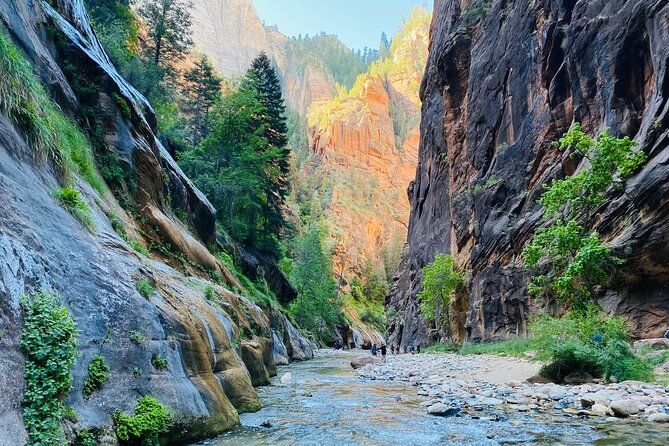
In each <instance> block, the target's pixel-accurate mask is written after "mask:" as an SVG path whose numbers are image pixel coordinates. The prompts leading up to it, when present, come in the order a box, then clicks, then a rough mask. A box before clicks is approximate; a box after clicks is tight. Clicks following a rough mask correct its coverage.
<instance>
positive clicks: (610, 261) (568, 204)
mask: <svg viewBox="0 0 669 446" xmlns="http://www.w3.org/2000/svg"><path fill="white" fill-rule="evenodd" d="M635 146H636V142H634V141H632V140H630V139H629V138H628V137H624V138H616V137H613V136H611V135H610V134H609V132H608V131H604V132H603V133H601V134H600V135H599V137H598V138H596V139H593V138H591V137H589V136H588V135H586V134H585V133H584V132H583V131H582V130H581V126H580V125H579V124H574V126H573V127H572V128H571V129H570V130H569V131H568V132H567V133H566V134H565V135H564V137H563V138H562V139H560V141H559V147H560V148H561V149H562V150H567V149H572V150H573V151H572V157H583V158H585V159H587V160H588V162H589V166H588V167H586V168H584V169H581V170H580V171H579V172H578V173H577V174H575V175H573V176H570V177H567V178H565V179H563V180H555V181H553V183H552V184H551V185H550V186H545V188H546V192H545V193H544V194H543V196H542V197H541V200H540V201H539V203H540V204H541V206H543V208H544V210H545V215H546V217H548V218H551V219H554V220H553V222H552V223H551V224H550V225H549V226H547V227H545V228H541V229H539V230H538V231H537V233H536V235H535V236H534V238H533V239H532V241H531V242H530V243H529V244H528V245H527V246H526V247H525V249H524V251H523V255H524V257H525V266H526V267H527V268H530V269H534V270H535V271H536V270H537V269H543V270H548V272H547V273H546V274H534V275H533V279H532V285H531V287H530V292H531V293H532V294H534V295H536V296H538V297H541V296H545V297H551V296H556V297H557V298H558V299H559V301H560V302H561V303H563V304H565V305H570V306H573V307H575V308H576V309H578V308H579V307H584V305H585V304H586V303H588V302H592V301H596V298H597V290H598V288H599V287H602V286H605V285H606V284H607V283H608V282H609V279H610V276H611V273H612V271H613V268H614V267H615V266H616V265H619V264H620V263H621V262H622V260H621V259H619V258H617V257H615V256H614V255H613V254H612V253H611V251H610V249H609V248H608V247H606V246H604V245H603V244H602V242H601V240H600V238H599V235H598V234H597V233H596V232H594V231H590V230H588V229H587V228H586V227H584V226H583V225H581V224H580V223H579V222H578V220H577V219H583V220H584V221H589V219H590V217H591V212H592V211H593V210H594V208H596V207H598V206H600V205H601V204H603V203H604V199H605V194H606V191H607V190H608V189H609V188H610V187H611V186H615V185H620V184H621V183H622V181H624V180H625V179H626V178H628V177H630V176H631V175H632V174H633V173H634V172H635V171H637V170H638V169H639V168H640V167H641V165H643V163H644V162H645V160H646V155H645V154H644V153H643V152H635V151H634V147H635Z"/></svg>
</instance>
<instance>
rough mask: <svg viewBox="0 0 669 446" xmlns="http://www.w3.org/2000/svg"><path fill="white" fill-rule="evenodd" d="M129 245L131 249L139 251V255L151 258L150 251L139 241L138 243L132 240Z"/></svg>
mask: <svg viewBox="0 0 669 446" xmlns="http://www.w3.org/2000/svg"><path fill="white" fill-rule="evenodd" d="M128 244H129V245H130V247H131V248H132V249H134V250H135V251H137V252H138V253H140V254H141V255H143V256H144V257H148V256H149V251H148V250H147V249H146V248H145V247H144V246H142V244H141V243H139V242H138V241H136V240H130V241H129V242H128Z"/></svg>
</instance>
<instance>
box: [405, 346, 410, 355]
mask: <svg viewBox="0 0 669 446" xmlns="http://www.w3.org/2000/svg"><path fill="white" fill-rule="evenodd" d="M407 353H409V347H407V346H406V345H405V346H404V354H405V355H406V354H407Z"/></svg>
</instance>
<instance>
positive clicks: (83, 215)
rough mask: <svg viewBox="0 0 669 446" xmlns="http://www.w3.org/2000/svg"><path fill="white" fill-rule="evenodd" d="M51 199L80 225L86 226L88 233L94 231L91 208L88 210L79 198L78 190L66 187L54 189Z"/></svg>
mask: <svg viewBox="0 0 669 446" xmlns="http://www.w3.org/2000/svg"><path fill="white" fill-rule="evenodd" d="M53 197H54V198H55V199H56V200H57V201H58V203H59V204H60V205H61V206H62V207H63V208H65V210H66V211H68V212H69V213H70V214H72V216H73V217H74V218H76V219H77V220H79V222H80V223H81V224H83V225H84V226H86V228H87V229H88V230H89V231H94V230H95V223H94V222H93V216H92V213H91V208H89V207H88V205H87V204H86V202H85V201H84V200H83V198H81V194H79V191H78V190H76V189H72V188H71V187H67V186H66V187H63V188H60V189H56V190H55V191H54V192H53Z"/></svg>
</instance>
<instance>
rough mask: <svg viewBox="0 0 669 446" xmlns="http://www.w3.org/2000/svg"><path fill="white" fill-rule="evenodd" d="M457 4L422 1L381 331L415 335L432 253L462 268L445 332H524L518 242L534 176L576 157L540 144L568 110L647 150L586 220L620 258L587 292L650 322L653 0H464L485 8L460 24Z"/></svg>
mask: <svg viewBox="0 0 669 446" xmlns="http://www.w3.org/2000/svg"><path fill="white" fill-rule="evenodd" d="M470 3H472V4H474V3H476V2H461V1H459V0H439V1H437V2H436V4H435V15H434V18H433V22H432V30H431V42H430V55H429V59H428V67H427V70H426V76H425V79H424V80H423V84H422V88H421V99H422V101H423V105H422V107H423V108H422V123H421V143H420V150H419V164H418V171H417V174H416V178H415V181H414V183H413V184H412V186H411V188H410V191H409V195H410V201H411V219H410V222H409V239H408V246H407V248H406V251H405V257H404V260H403V263H402V265H401V267H400V269H399V271H398V272H397V275H396V278H395V284H394V286H393V288H392V290H391V293H390V296H389V298H388V301H387V303H388V305H389V306H390V307H391V308H392V309H393V310H392V312H393V314H394V315H395V316H394V317H393V318H392V319H391V321H390V328H389V334H390V336H391V338H392V339H394V340H401V342H402V344H403V345H405V344H410V343H417V342H426V341H428V340H429V339H430V337H431V334H432V333H431V332H428V330H427V329H426V327H425V324H424V323H423V320H422V317H421V316H420V315H419V311H418V302H417V299H416V295H417V293H418V292H419V291H420V283H421V280H422V278H421V273H420V269H421V268H422V267H423V266H425V265H426V264H427V263H429V262H431V261H432V260H433V259H434V256H435V255H436V254H437V253H440V252H444V253H450V254H452V255H453V257H454V259H455V261H456V264H457V265H458V266H459V267H460V268H462V269H463V270H468V271H471V280H469V282H468V289H467V291H466V292H464V293H461V294H460V295H458V296H457V298H456V300H455V302H454V303H453V307H452V308H451V315H452V320H451V326H452V327H453V329H454V330H455V337H456V339H459V340H469V341H477V340H491V339H501V338H505V337H508V336H514V335H520V334H524V333H525V332H526V327H527V321H526V315H527V313H528V310H531V307H532V303H531V302H530V301H529V300H528V298H527V293H526V287H527V284H528V279H529V278H528V274H527V272H526V271H525V270H524V268H523V267H522V259H521V258H520V253H521V251H522V249H523V247H524V245H525V244H526V243H527V241H528V240H529V239H530V238H531V236H532V234H533V233H534V231H535V230H536V229H537V228H538V227H539V226H540V225H541V224H542V223H543V221H542V219H541V212H540V208H539V206H538V205H537V200H538V198H539V197H540V195H541V193H542V190H543V187H542V185H543V184H544V183H546V182H549V181H550V180H551V179H552V178H559V177H563V176H565V175H569V174H572V173H573V172H574V171H575V169H576V168H577V167H578V164H579V160H574V159H572V158H570V157H569V156H568V154H565V153H561V152H560V151H558V150H557V149H556V148H555V147H553V146H552V145H551V142H552V141H554V140H556V139H558V138H559V137H560V136H561V135H562V134H563V133H564V132H565V131H566V130H568V128H569V126H570V125H571V124H572V123H573V122H581V123H582V125H583V127H584V129H585V130H586V131H587V132H589V133H593V134H594V133H597V132H599V131H601V130H603V129H604V128H606V127H609V128H610V129H611V131H612V132H613V133H614V134H617V135H628V136H630V137H633V138H634V139H635V140H637V141H638V142H639V148H640V149H641V150H644V151H645V152H646V153H647V154H648V155H649V161H648V163H647V165H646V166H645V167H644V168H643V169H642V170H641V171H640V172H639V173H638V174H636V175H635V176H634V177H632V178H631V179H630V180H629V181H628V182H627V185H626V187H625V189H624V190H617V191H611V193H610V195H609V199H608V200H607V203H606V205H604V206H602V208H601V209H599V210H598V212H597V215H596V216H594V218H593V221H592V222H591V223H592V224H593V225H594V228H595V229H596V230H597V231H599V232H600V233H601V234H602V236H603V237H604V239H605V240H606V242H607V243H609V244H610V245H611V246H612V247H613V248H614V249H615V250H616V251H617V252H618V253H620V254H621V255H622V256H623V257H625V258H626V259H627V261H626V263H625V265H623V266H622V267H621V268H620V270H619V271H618V272H619V274H618V275H617V277H616V280H615V281H614V283H613V284H612V286H611V290H610V291H609V292H607V293H606V294H604V295H603V296H602V299H601V303H602V304H604V305H605V307H606V308H608V309H609V310H610V311H611V312H612V313H616V314H621V315H623V316H625V317H626V318H627V319H628V320H629V321H630V323H631V326H632V328H633V329H634V331H635V332H636V333H637V334H638V335H640V336H644V337H653V336H657V335H660V334H661V333H662V330H663V329H665V330H666V327H665V326H666V325H667V318H668V316H669V295H668V294H667V291H666V290H667V277H668V276H667V272H668V271H667V269H668V268H667V265H668V262H667V261H668V260H669V244H668V243H667V237H666V234H667V231H668V230H669V227H668V226H667V225H668V223H667V222H668V220H667V219H666V216H665V215H666V212H665V203H666V201H667V197H668V195H667V194H668V193H669V192H668V187H669V186H668V185H667V181H666V179H667V177H668V174H669V170H668V169H669V168H668V167H667V163H666V159H667V155H668V153H669V151H668V149H667V142H668V133H667V123H668V121H667V120H668V119H669V118H667V106H666V105H667V95H669V89H668V85H669V74H668V73H667V66H666V61H667V56H668V54H669V47H668V46H667V38H668V36H669V21H668V20H667V17H668V16H669V7H668V6H666V5H663V4H661V5H659V4H657V2H655V1H651V0H649V1H645V0H640V1H635V2H629V1H622V0H616V1H603V0H602V1H599V0H597V1H588V2H576V1H571V0H569V1H567V0H564V1H556V2H541V1H536V2H529V3H528V2H503V1H495V2H478V3H489V4H491V9H490V11H489V12H488V14H487V15H485V16H481V17H478V18H475V20H473V21H471V20H470V23H471V28H470V29H469V31H467V29H466V28H467V26H466V25H465V24H464V23H463V19H464V18H466V17H468V16H471V14H470V12H471V10H469V9H467V8H468V5H469V4H470ZM476 20H479V21H478V22H476ZM477 186H478V187H477Z"/></svg>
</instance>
